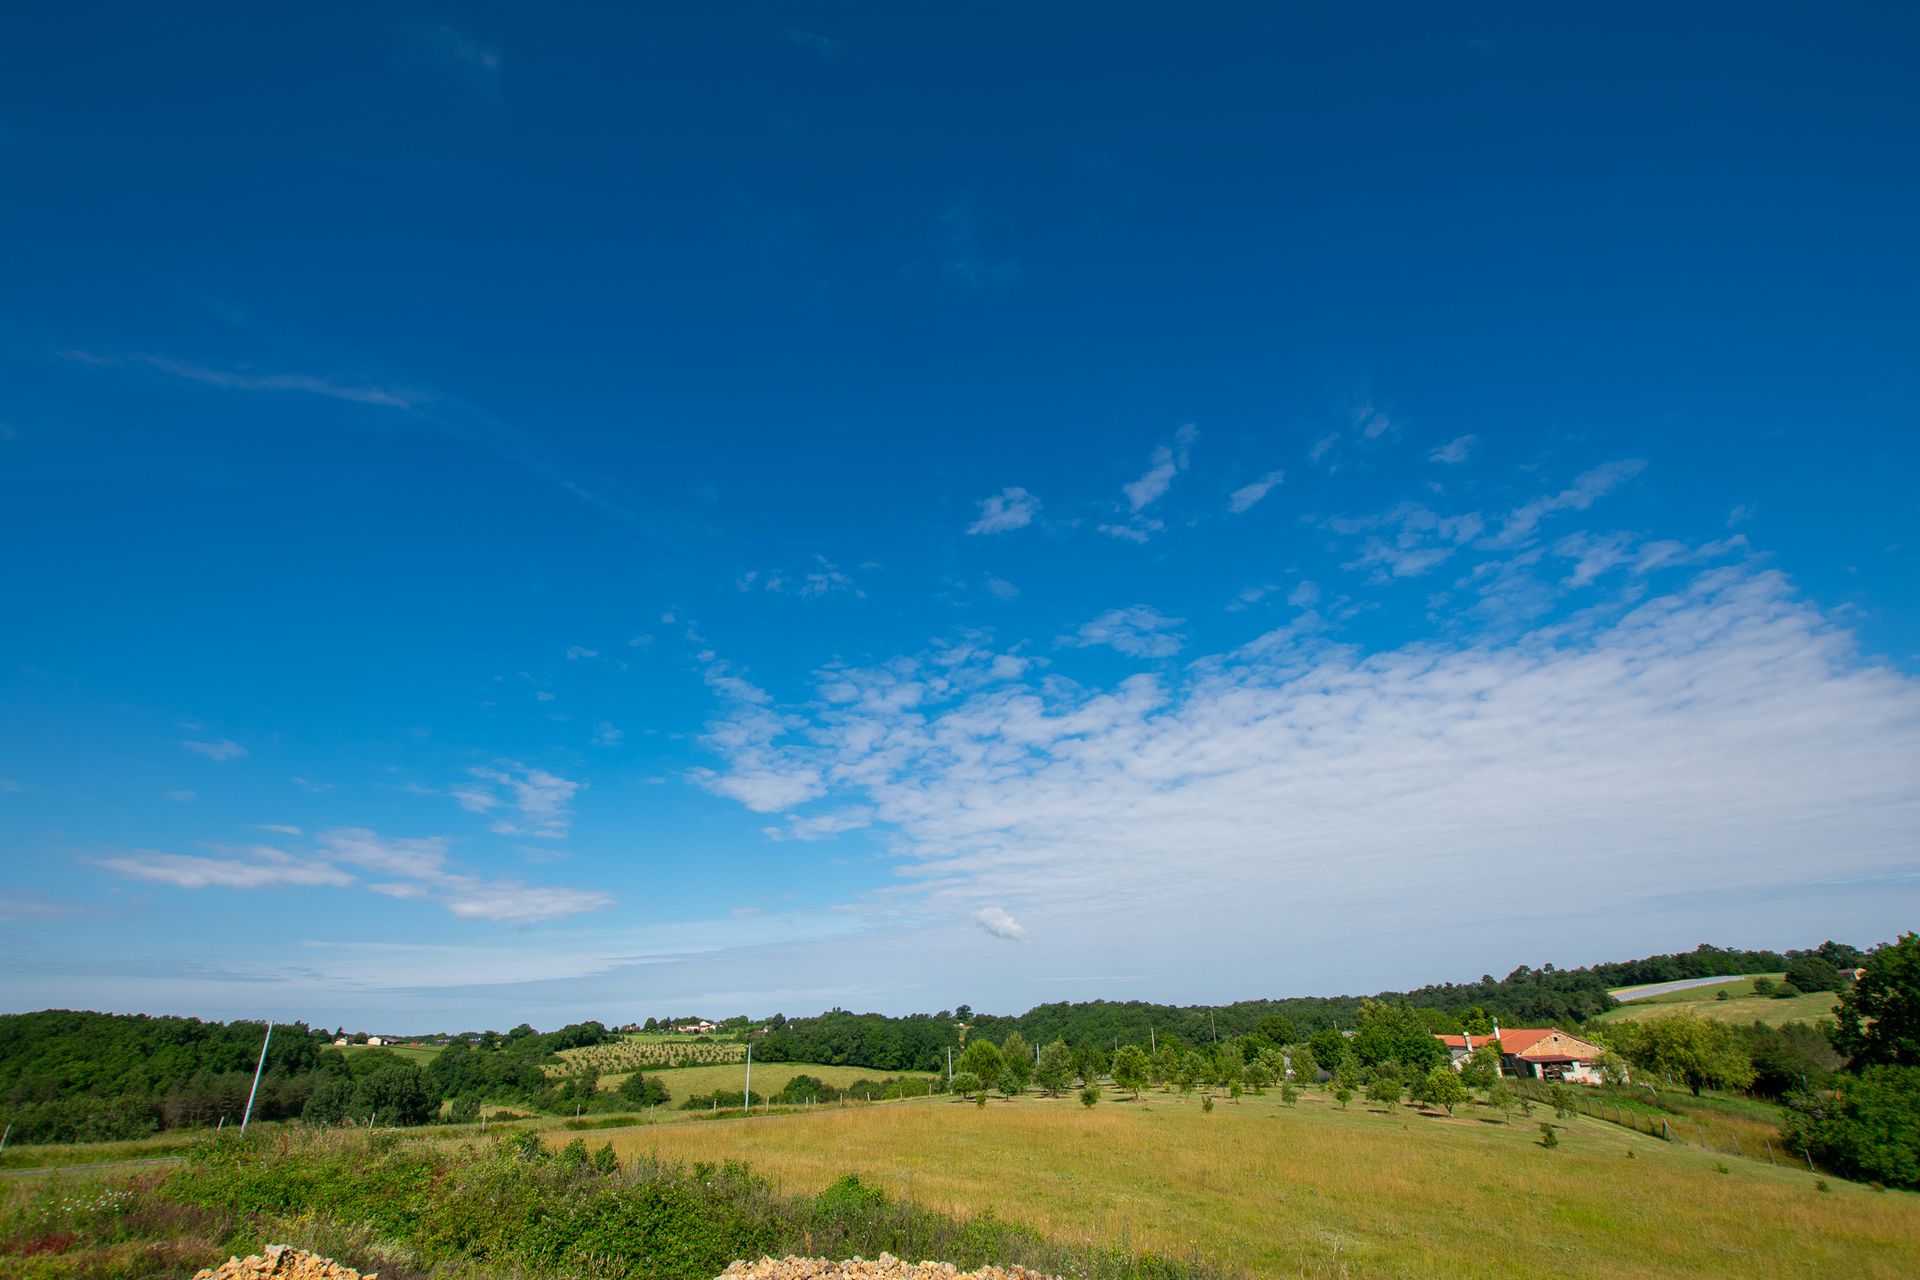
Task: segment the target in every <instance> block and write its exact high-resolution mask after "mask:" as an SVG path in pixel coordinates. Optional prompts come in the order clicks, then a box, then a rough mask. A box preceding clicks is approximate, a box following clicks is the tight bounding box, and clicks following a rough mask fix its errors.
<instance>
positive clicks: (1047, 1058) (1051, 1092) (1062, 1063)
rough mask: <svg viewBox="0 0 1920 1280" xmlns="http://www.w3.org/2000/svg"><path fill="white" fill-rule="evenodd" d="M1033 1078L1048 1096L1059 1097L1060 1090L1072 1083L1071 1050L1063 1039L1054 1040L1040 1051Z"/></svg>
mask: <svg viewBox="0 0 1920 1280" xmlns="http://www.w3.org/2000/svg"><path fill="white" fill-rule="evenodd" d="M1033 1078H1034V1081H1035V1082H1036V1083H1037V1084H1039V1086H1040V1087H1041V1088H1042V1089H1045V1090H1046V1091H1047V1096H1048V1097H1049V1098H1057V1097H1059V1096H1060V1091H1061V1090H1062V1089H1064V1088H1066V1087H1067V1086H1068V1085H1069V1084H1071V1083H1073V1050H1071V1049H1069V1048H1067V1042H1066V1041H1065V1040H1055V1041H1054V1042H1053V1043H1052V1044H1050V1045H1048V1046H1047V1047H1046V1048H1044V1049H1042V1050H1041V1051H1040V1061H1038V1062H1037V1063H1035V1064H1034V1067H1033Z"/></svg>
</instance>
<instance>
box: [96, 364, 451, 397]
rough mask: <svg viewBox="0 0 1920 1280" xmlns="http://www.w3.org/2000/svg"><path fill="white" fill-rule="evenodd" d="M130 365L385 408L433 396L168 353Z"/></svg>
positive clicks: (231, 386)
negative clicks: (216, 363) (221, 364)
mask: <svg viewBox="0 0 1920 1280" xmlns="http://www.w3.org/2000/svg"><path fill="white" fill-rule="evenodd" d="M60 354H61V356H62V357H64V358H66V359H68V360H72V361H74V362H76V363H79V364H93V365H113V364H119V363H121V361H122V357H119V356H104V355H99V354H96V353H94V352H90V351H62V352H61V353H60ZM124 359H125V360H126V361H127V362H129V363H132V364H138V365H144V366H146V367H147V368H149V369H154V370H157V371H159V372H161V373H165V374H171V375H172V376H174V377H176V378H184V379H186V380H187V381H188V382H198V383H201V384H202V385H204V386H209V387H218V388H220V389H222V390H226V391H265V392H273V391H297V392H302V393H305V394H307V395H316V396H325V397H327V398H329V399H332V400H346V401H350V402H351V403H354V404H367V405H378V406H382V407H384V408H389V409H412V408H414V407H416V406H418V405H421V404H424V403H426V402H427V401H429V400H431V399H432V398H433V397H432V396H430V395H429V394H427V393H426V392H423V391H416V390H411V389H408V388H404V387H389V386H380V385H377V384H374V383H367V382H358V381H351V380H347V379H341V378H335V377H329V376H325V375H320V374H311V373H289V372H261V371H258V370H253V369H244V368H243V369H216V368H213V367H210V366H208V365H203V364H195V363H193V362H192V361H189V360H176V359H174V358H173V357H172V356H162V355H153V354H149V353H138V354H134V355H130V356H126V357H124Z"/></svg>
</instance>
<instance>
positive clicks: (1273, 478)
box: [1227, 471, 1287, 515]
mask: <svg viewBox="0 0 1920 1280" xmlns="http://www.w3.org/2000/svg"><path fill="white" fill-rule="evenodd" d="M1286 478H1287V473H1286V472H1284V471H1269V472H1267V474H1265V475H1264V476H1261V477H1260V478H1259V479H1258V480H1255V481H1254V482H1253V483H1252V484H1243V485H1241V486H1240V487H1239V488H1238V489H1235V490H1234V491H1233V492H1232V493H1231V494H1229V495H1228V497H1227V510H1229V511H1231V512H1233V514H1235V515H1239V514H1240V513H1241V512H1242V511H1246V510H1248V509H1249V508H1251V507H1252V506H1253V505H1254V504H1255V503H1256V502H1259V501H1260V499H1262V498H1264V497H1266V496H1267V494H1268V493H1269V492H1270V491H1271V490H1272V489H1273V487H1274V486H1275V485H1277V484H1279V483H1281V482H1282V481H1284V480H1285V479H1286Z"/></svg>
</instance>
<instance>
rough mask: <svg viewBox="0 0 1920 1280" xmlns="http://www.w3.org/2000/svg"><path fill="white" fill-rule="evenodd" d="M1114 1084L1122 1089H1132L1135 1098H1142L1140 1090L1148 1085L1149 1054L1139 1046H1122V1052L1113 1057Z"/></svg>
mask: <svg viewBox="0 0 1920 1280" xmlns="http://www.w3.org/2000/svg"><path fill="white" fill-rule="evenodd" d="M1113 1082H1114V1083H1115V1084H1117V1085H1119V1086H1120V1087H1121V1088H1122V1089H1130V1090H1132V1091H1133V1096H1134V1097H1135V1098H1138V1097H1139V1096H1140V1089H1141V1087H1142V1086H1143V1085H1145V1084H1146V1083H1147V1054H1146V1051H1145V1050H1144V1049H1142V1048H1141V1047H1140V1046H1139V1045H1137V1044H1129V1045H1123V1046H1121V1049H1120V1052H1118V1053H1116V1054H1114V1055H1113Z"/></svg>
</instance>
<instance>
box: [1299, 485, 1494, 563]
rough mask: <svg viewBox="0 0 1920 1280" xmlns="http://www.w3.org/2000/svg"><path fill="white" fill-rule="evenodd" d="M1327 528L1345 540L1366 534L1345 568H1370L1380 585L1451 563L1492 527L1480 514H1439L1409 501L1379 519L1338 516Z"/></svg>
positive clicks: (1330, 521) (1373, 517) (1328, 522)
mask: <svg viewBox="0 0 1920 1280" xmlns="http://www.w3.org/2000/svg"><path fill="white" fill-rule="evenodd" d="M1326 528H1327V529H1328V530H1329V531H1331V532H1333V533H1337V534H1340V535H1343V536H1348V537H1351V536H1354V535H1366V537H1365V540H1364V541H1363V542H1362V543H1361V546H1360V553H1359V554H1358V555H1357V556H1356V557H1355V558H1354V559H1352V560H1349V561H1347V562H1346V563H1345V564H1343V565H1341V568H1343V569H1365V570H1368V571H1369V575H1368V576H1369V580H1370V581H1372V582H1375V583H1383V582H1388V581H1391V580H1392V579H1394V578H1415V577H1419V576H1420V575H1421V574H1423V573H1427V572H1429V571H1431V570H1433V569H1436V568H1438V567H1439V566H1440V565H1442V564H1445V563H1446V562H1447V561H1448V560H1449V559H1451V558H1452V556H1453V554H1454V553H1455V552H1456V551H1458V550H1459V549H1460V548H1461V547H1463V546H1465V545H1466V544H1467V543H1469V542H1472V541H1473V540H1474V539H1475V538H1477V537H1479V536H1480V534H1481V531H1482V530H1484V529H1485V528H1486V522H1485V520H1483V519H1482V518H1481V517H1480V515H1479V514H1478V513H1477V512H1471V511H1469V512H1465V513H1462V514H1460V515H1453V516H1442V515H1437V514H1435V513H1434V512H1433V511H1430V510H1428V509H1427V508H1426V507H1423V506H1421V505H1420V504H1419V503H1417V502H1403V503H1401V504H1400V505H1399V506H1397V507H1394V508H1393V509H1392V510H1390V511H1387V512H1384V513H1382V514H1380V515H1377V516H1362V517H1358V518H1354V517H1337V518H1335V519H1332V520H1329V521H1327V522H1326Z"/></svg>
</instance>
